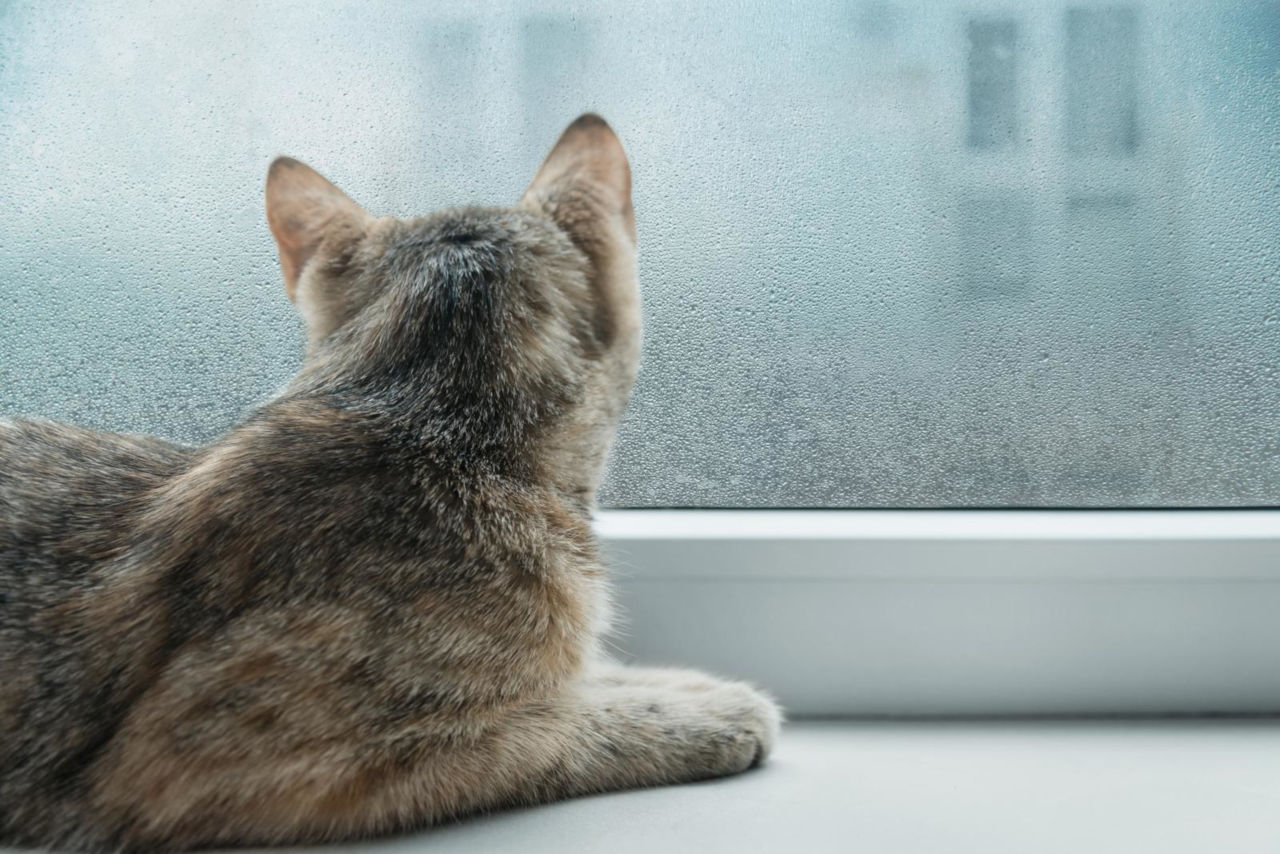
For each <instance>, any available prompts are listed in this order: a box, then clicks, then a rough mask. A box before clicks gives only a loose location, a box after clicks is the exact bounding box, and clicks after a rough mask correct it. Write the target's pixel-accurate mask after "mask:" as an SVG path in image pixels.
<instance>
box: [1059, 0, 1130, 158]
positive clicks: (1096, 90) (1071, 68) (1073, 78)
mask: <svg viewBox="0 0 1280 854" xmlns="http://www.w3.org/2000/svg"><path fill="white" fill-rule="evenodd" d="M1136 39H1137V18H1136V15H1135V14H1134V11H1133V9H1132V8H1131V7H1128V6H1115V7H1106V8H1101V9H1087V8H1075V9H1069V10H1067V145H1068V147H1069V148H1070V150H1071V152H1072V153H1073V154H1110V155H1125V154H1132V153H1133V152H1134V151H1135V150H1136V149H1137V148H1138V92H1137V63H1136V61H1135V55H1136V50H1135V48H1136V44H1135V42H1136Z"/></svg>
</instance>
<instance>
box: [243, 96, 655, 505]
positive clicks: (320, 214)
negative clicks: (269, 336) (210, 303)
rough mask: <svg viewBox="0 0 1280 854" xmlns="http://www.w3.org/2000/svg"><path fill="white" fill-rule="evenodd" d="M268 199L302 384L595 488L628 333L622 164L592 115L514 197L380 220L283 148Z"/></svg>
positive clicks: (636, 318) (465, 447) (631, 224)
mask: <svg viewBox="0 0 1280 854" xmlns="http://www.w3.org/2000/svg"><path fill="white" fill-rule="evenodd" d="M266 196H267V219H268V222H269V223H270V225H271V231H272V234H273V235H274V236H275V238H276V243H277V245H278V247H279V252H280V265H281V267H282V269H283V272H284V279H285V290H286V291H287V293H288V295H289V298H290V299H291V300H293V302H294V304H295V305H296V306H297V308H298V310H299V312H300V313H301V315H302V317H303V318H304V320H305V322H306V325H307V331H308V339H309V345H308V353H307V360H306V364H305V365H304V370H303V375H302V376H303V377H304V378H306V380H307V383H309V385H310V387H312V388H322V389H328V390H329V391H330V392H331V393H333V394H342V395H346V396H347V398H348V402H349V403H350V405H352V406H354V407H356V408H364V409H366V410H368V411H370V412H372V413H373V414H375V415H376V414H377V411H378V408H379V407H382V408H384V409H385V410H386V413H387V416H388V417H402V416H403V417H408V414H409V413H413V414H415V416H416V417H425V418H427V419H428V420H432V419H433V421H432V423H435V424H437V425H439V426H441V427H442V429H447V430H453V431H455V435H452V436H451V438H450V439H449V440H450V441H456V442H457V444H458V446H459V448H458V450H459V453H465V454H471V455H476V454H480V455H483V453H492V454H495V455H498V456H501V455H504V454H506V455H510V454H512V453H519V454H526V455H529V456H531V458H536V465H537V466H538V467H539V469H545V470H547V471H549V472H551V473H552V475H553V477H554V479H555V480H556V481H557V483H558V485H560V486H562V487H563V488H564V489H566V490H567V491H569V492H571V493H573V494H575V495H580V496H581V497H582V498H583V500H584V501H586V502H587V503H590V501H591V500H593V498H594V490H595V485H596V482H597V480H598V478H599V473H600V468H601V465H602V464H603V459H604V456H605V453H606V451H607V447H608V444H609V441H610V439H611V437H612V434H613V430H614V428H615V427H616V424H617V420H618V417H619V416H620V414H621V412H622V409H623V407H624V406H625V404H626V399H627V396H628V395H629V393H630V389H631V385H632V383H633V381H634V377H635V368H636V361H637V358H638V354H639V342H640V305H639V295H638V290H637V284H636V272H635V219H634V214H633V212H632V206H631V172H630V167H629V166H628V163H627V158H626V154H625V153H624V152H623V149H622V145H621V143H619V141H618V138H617V136H615V135H614V133H613V131H612V130H611V129H610V128H609V126H608V125H607V124H606V123H605V122H604V120H603V119H601V118H600V117H598V116H595V115H584V116H582V117H581V118H579V119H577V120H576V121H575V122H573V123H572V124H571V125H569V127H568V129H567V130H566V131H565V132H564V134H563V135H562V136H561V138H560V140H559V142H557V143H556V145H555V147H554V148H553V149H552V151H551V153H550V154H549V155H548V157H547V159H546V161H545V162H544V163H543V165H542V167H541V168H540V169H539V170H538V173H537V175H536V176H535V177H534V179H533V183H532V184H531V185H530V186H529V188H528V190H526V192H525V194H524V196H523V197H522V198H521V199H520V201H519V203H518V205H516V206H515V207H513V208H460V209H455V210H449V211H445V212H442V213H437V214H433V215H431V216H426V217H423V218H420V219H412V220H398V219H394V218H391V217H382V218H376V217H374V216H372V215H370V214H369V213H367V212H366V211H365V210H364V209H363V208H361V207H360V206H359V205H358V204H356V203H355V202H354V201H352V200H351V199H350V198H348V197H347V196H346V195H345V194H344V193H343V192H342V191H341V190H339V189H338V188H337V187H335V186H334V185H333V184H331V183H329V181H327V180H326V179H325V178H324V177H322V176H321V175H320V174H319V173H317V172H316V171H314V170H312V169H311V168H310V167H308V166H305V165H304V164H302V163H299V162H298V161H296V160H292V159H289V158H280V159H278V160H276V161H275V163H273V164H272V166H271V171H270V173H269V175H268V178H267V190H266Z"/></svg>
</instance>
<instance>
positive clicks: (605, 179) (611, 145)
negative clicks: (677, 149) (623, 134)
mask: <svg viewBox="0 0 1280 854" xmlns="http://www.w3.org/2000/svg"><path fill="white" fill-rule="evenodd" d="M520 207H522V208H524V209H525V210H530V211H535V212H538V213H541V214H544V215H545V216H548V217H550V218H551V219H552V220H554V221H555V222H556V223H557V224H558V225H559V226H560V227H561V228H562V229H564V231H565V232H566V233H567V234H568V235H569V237H570V239H572V240H573V242H574V243H575V244H577V246H578V248H579V249H581V250H582V251H583V252H584V253H586V255H587V257H588V258H589V259H590V260H591V263H592V267H593V272H594V276H593V278H594V283H595V286H596V290H597V292H598V293H599V294H600V296H601V297H602V302H603V304H602V308H603V309H604V310H603V311H602V313H601V314H600V317H599V320H600V326H601V329H600V332H601V336H602V338H603V339H604V340H605V341H606V342H610V341H614V340H634V339H635V338H636V337H637V335H638V333H639V327H640V310H639V302H638V299H639V297H638V294H637V291H636V272H635V256H636V218H635V212H634V211H633V209H632V206H631V167H630V165H629V164H628V163H627V155H626V152H625V151H623V149H622V143H621V142H620V141H619V140H618V137H617V135H616V134H614V132H613V130H612V128H610V127H609V125H608V123H607V122H605V120H604V119H602V118H600V117H599V116H597V115H595V114H593V113H587V114H586V115H583V116H579V117H578V118H577V120H576V121H574V122H573V123H572V124H570V125H569V127H568V128H566V129H565V132H564V133H563V134H562V135H561V136H560V140H559V141H558V142H557V143H556V144H555V147H554V148H552V149H551V153H550V154H548V155H547V159H546V160H545V161H544V162H543V164H542V167H541V168H540V169H539V170H538V174H537V175H536V176H535V177H534V179H533V183H532V184H530V185H529V189H528V190H526V191H525V194H524V198H522V199H521V200H520Z"/></svg>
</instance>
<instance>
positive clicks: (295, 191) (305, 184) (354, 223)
mask: <svg viewBox="0 0 1280 854" xmlns="http://www.w3.org/2000/svg"><path fill="white" fill-rule="evenodd" d="M372 219H373V217H372V216H370V215H369V213H368V212H366V211H365V209H364V208H362V207H360V206H359V205H358V204H356V203H355V202H353V201H352V200H351V199H350V198H348V197H347V195H346V194H345V193H343V192H342V191H341V190H339V189H338V188H337V187H335V186H334V185H333V184H331V183H329V181H328V180H326V179H325V177H324V176H323V175H321V174H320V173H319V172H317V171H316V170H314V169H312V168H311V167H310V166H308V165H306V164H305V163H301V162H299V161H297V160H294V159H293V158H291V157H277V158H276V159H275V162H273V163H272V164H271V170H270V171H269V172H268V173H267V223H268V224H269V225H270V226H271V234H272V235H274V236H275V239H276V245H277V246H278V247H279V249H280V268H281V270H282V271H283V272H284V288H285V291H286V292H287V293H288V294H289V299H291V300H293V301H294V302H297V301H298V280H299V279H300V278H301V276H302V270H303V268H304V267H305V266H306V263H307V261H308V260H309V259H310V258H311V257H312V256H313V255H315V253H316V250H317V249H319V248H320V245H321V244H322V243H323V242H324V240H325V238H326V237H333V238H343V237H346V236H349V235H356V234H359V233H360V232H362V231H363V229H364V227H365V225H366V224H368V223H369V222H370V221H371V220H372Z"/></svg>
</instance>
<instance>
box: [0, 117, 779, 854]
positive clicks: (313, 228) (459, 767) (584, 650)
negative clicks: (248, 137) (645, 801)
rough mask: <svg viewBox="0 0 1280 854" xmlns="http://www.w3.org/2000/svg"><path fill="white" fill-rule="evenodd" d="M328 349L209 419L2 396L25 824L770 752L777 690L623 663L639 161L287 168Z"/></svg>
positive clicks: (6, 658) (335, 804) (522, 791)
mask: <svg viewBox="0 0 1280 854" xmlns="http://www.w3.org/2000/svg"><path fill="white" fill-rule="evenodd" d="M266 198H267V218H268V221H269V223H270V226H271V231H272V233H273V234H274V236H275V239H276V242H277V244H278V246H279V253H280V263H281V266H282V268H283V272H284V280H285V289H286V291H287V292H288V295H289V297H290V298H291V299H292V300H293V302H294V303H295V304H296V305H297V307H298V310H299V311H300V313H301V314H302V317H303V318H304V320H305V322H306V326H307V330H308V336H309V343H308V352H307V355H306V359H305V361H304V363H303V366H302V369H301V371H300V373H299V374H298V375H297V377H296V378H295V379H294V380H293V381H292V382H291V383H290V384H289V386H288V387H287V388H286V389H285V390H284V391H283V392H282V393H280V394H279V395H278V396H276V397H275V398H274V399H272V400H270V401H269V402H268V403H266V404H265V405H263V406H262V407H261V408H259V409H258V410H257V411H255V412H253V413H252V414H250V415H249V416H248V417H247V418H246V419H245V420H244V421H243V422H242V423H240V424H239V426H237V427H236V428H235V429H233V430H231V431H230V432H229V433H228V434H227V435H225V436H223V437H222V438H221V439H219V440H218V441H216V442H214V443H213V444H211V445H209V446H208V447H204V448H199V449H188V448H182V447H177V446H174V445H170V444H167V443H165V442H161V441H158V440H154V439H147V438H139V437H133V436H122V435H113V434H105V433H98V432H93V431H89V430H84V429H79V428H75V427H68V426H64V425H60V424H53V423H47V422H40V421H16V422H0V842H2V843H5V844H10V845H14V844H18V845H48V846H57V847H64V848H70V849H77V850H84V851H117V850H126V851H154V850H175V849H189V848H195V847H204V846H227V845H242V844H271V843H297V842H317V841H324V840H339V839H352V838H359V837H367V836H370V835H373V834H380V833H386V832H391V831H396V830H403V829H409V828H415V827H421V826H424V825H427V824H430V823H432V822H437V821H440V820H443V819H447V818H449V817H454V816H459V815H463V814H466V813H471V812H475V811H480V810H488V809H495V808H499V807H503V806H506V805H514V804H532V803H537V802H545V801H550V800H554V799H558V798H567V797H573V796H575V795H582V794H586V793H591V792H602V791H607V790H613V789H623V788H628V787H637V786H653V785H660V784H664V783H678V782H681V781H689V780H696V779H700V778H707V777H714V776H718V775H725V774H733V773H736V772H739V771H743V770H745V769H748V768H750V767H752V766H754V765H756V764H758V763H760V762H761V761H762V760H763V758H764V757H765V756H766V755H767V754H768V752H769V750H770V747H771V745H772V744H773V741H774V738H775V736H776V734H777V730H778V721H779V712H778V709H777V707H776V706H775V705H774V703H773V702H772V701H771V700H770V699H769V698H768V697H766V696H765V695H763V694H762V693H760V692H758V691H756V690H755V689H753V688H751V687H748V686H747V685H744V684H742V683H738V682H728V681H722V680H720V679H716V678H713V677H711V676H707V675H704V674H702V673H697V672H692V671H685V670H665V669H641V668H630V667H623V666H619V665H617V664H615V663H612V662H610V661H609V660H608V658H607V657H606V656H605V655H604V654H603V653H602V651H601V648H600V642H599V639H600V637H601V635H602V633H604V632H605V631H606V630H607V628H608V625H609V604H608V589H607V583H606V577H605V570H604V567H603V565H602V562H601V556H600V551H599V548H598V545H597V543H596V540H595V537H594V535H593V533H592V527H591V514H592V511H593V507H594V502H595V492H596V487H597V485H598V483H599V481H600V474H601V468H602V466H603V464H604V460H605V456H606V452H607V450H608V447H609V443H610V441H611V439H612V437H613V434H614V430H615V427H616V425H617V422H618V418H619V416H620V414H621V412H622V410H623V407H624V406H625V404H626V401H627V397H628V395H629V393H630V390H631V386H632V382H633V380H634V376H635V372H636V363H637V357H638V353H639V346H640V303H639V294H638V290H637V284H636V272H635V222H634V216H633V213H632V205H631V177H630V168H629V166H628V164H627V159H626V155H625V154H624V152H623V149H622V146H621V144H620V143H619V141H618V139H617V137H616V136H615V135H614V133H613V131H612V130H611V129H610V128H609V126H608V125H607V124H606V123H605V122H604V121H603V120H602V119H600V118H599V117H597V116H594V115H585V116H582V117H581V118H579V119H578V120H577V121H575V122H574V123H573V124H571V125H570V126H569V128H568V130H566V131H565V133H564V135H563V136H562V137H561V138H560V141H559V142H558V143H557V144H556V146H555V147H554V149H553V150H552V151H551V154H550V155H549V156H548V158H547V160H546V161H545V163H544V164H543V165H542V167H541V169H540V170H539V172H538V173H537V176H536V177H535V178H534V180H533V183H532V185H531V186H530V187H529V189H528V191H527V192H526V193H525V195H524V197H523V198H522V199H521V200H520V203H519V204H518V205H517V206H516V207H514V208H464V209H459V210H451V211H447V212H444V213H438V214H435V215H433V216H428V217H425V218H422V219H414V220H407V221H404V220H396V219H392V218H389V217H384V218H375V217H373V216H371V215H370V214H368V213H366V212H365V211H364V210H363V209H362V208H361V207H359V206H358V205H357V204H356V203H355V202H353V201H351V200H350V199H349V198H348V197H347V196H345V195H344V194H343V193H342V192H341V191H340V190H338V189H337V188H336V187H334V186H333V185H332V184H330V183H329V182H328V181H327V180H325V179H324V178H323V177H321V176H320V175H319V174H318V173H316V172H314V171H313V170H311V169H310V168H308V167H307V166H304V165H303V164H301V163H299V162H297V161H295V160H290V159H287V158H281V159H279V160H277V161H275V163H273V164H272V166H271V170H270V174H269V175H268V178H267V188H266Z"/></svg>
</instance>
